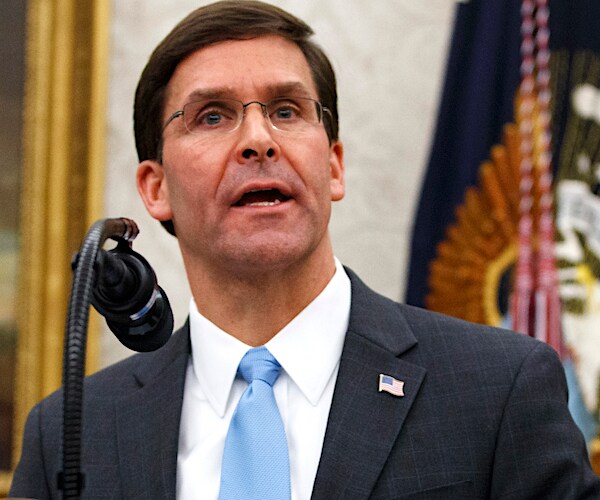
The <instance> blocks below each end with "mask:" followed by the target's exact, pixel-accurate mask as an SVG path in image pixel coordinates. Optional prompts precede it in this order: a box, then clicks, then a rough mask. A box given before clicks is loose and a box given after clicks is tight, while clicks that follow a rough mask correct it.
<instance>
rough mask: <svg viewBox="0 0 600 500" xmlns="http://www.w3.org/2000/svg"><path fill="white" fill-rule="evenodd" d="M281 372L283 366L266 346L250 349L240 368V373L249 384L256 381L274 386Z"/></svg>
mask: <svg viewBox="0 0 600 500" xmlns="http://www.w3.org/2000/svg"><path fill="white" fill-rule="evenodd" d="M280 372H281V365H280V364H279V363H278V362H277V360H276V359H275V358H274V357H273V355H272V354H271V353H270V352H269V350H268V349H267V348H266V347H264V346H262V347H255V348H253V349H250V350H249V351H248V352H247V353H246V354H245V355H244V357H243V358H242V360H241V361H240V365H239V367H238V373H239V374H240V375H241V376H242V377H243V378H244V380H245V381H246V382H248V383H249V384H251V383H252V382H253V381H254V380H262V381H263V382H266V383H267V384H269V385H270V386H273V384H274V383H275V381H276V380H277V377H279V374H280Z"/></svg>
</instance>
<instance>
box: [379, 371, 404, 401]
mask: <svg viewBox="0 0 600 500" xmlns="http://www.w3.org/2000/svg"><path fill="white" fill-rule="evenodd" d="M379 392H389V393H390V394H393V395H394V396H399V397H402V396H404V382H403V381H402V380H396V379H395V378H394V377H390V376H389V375H384V374H383V373H380V374H379Z"/></svg>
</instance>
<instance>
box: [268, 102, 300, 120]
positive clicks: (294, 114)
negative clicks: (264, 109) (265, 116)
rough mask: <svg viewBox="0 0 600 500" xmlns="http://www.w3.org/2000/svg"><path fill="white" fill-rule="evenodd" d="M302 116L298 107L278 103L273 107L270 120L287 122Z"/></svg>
mask: <svg viewBox="0 0 600 500" xmlns="http://www.w3.org/2000/svg"><path fill="white" fill-rule="evenodd" d="M301 117H302V114H301V113H300V110H299V108H298V106H294V104H293V103H290V102H286V103H279V104H277V105H276V106H275V108H274V110H273V112H272V113H271V118H272V119H274V120H281V121H289V120H295V119H297V118H301Z"/></svg>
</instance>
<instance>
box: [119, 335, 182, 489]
mask: <svg viewBox="0 0 600 500" xmlns="http://www.w3.org/2000/svg"><path fill="white" fill-rule="evenodd" d="M189 350H190V342H189V327H188V326H187V325H186V326H185V327H184V328H182V330H181V331H179V332H177V333H176V334H175V335H173V337H172V339H171V340H170V341H169V343H168V344H167V345H165V346H164V347H163V348H161V349H160V350H158V351H156V352H155V353H153V355H154V359H153V360H151V361H150V362H147V361H146V362H145V363H144V364H143V366H144V368H142V369H140V370H138V371H137V372H136V373H134V377H135V378H136V380H137V382H138V384H139V385H140V388H139V389H138V390H136V391H135V392H134V393H132V394H131V395H128V396H126V397H123V398H121V399H120V400H118V401H116V402H115V411H116V422H117V440H118V447H119V461H120V471H121V475H122V476H121V477H122V478H126V480H125V479H124V481H123V484H124V488H125V491H124V496H125V498H142V497H143V498H158V497H160V498H165V499H171V498H172V499H174V498H175V488H176V475H177V447H178V441H179V421H180V417H181V405H182V401H183V386H184V380H185V372H186V367H187V363H188V356H189Z"/></svg>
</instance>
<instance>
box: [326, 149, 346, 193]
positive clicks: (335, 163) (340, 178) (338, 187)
mask: <svg viewBox="0 0 600 500" xmlns="http://www.w3.org/2000/svg"><path fill="white" fill-rule="evenodd" d="M329 170H330V173H331V180H330V190H331V201H339V200H341V199H342V198H343V197H344V194H345V183H344V145H343V144H342V143H341V142H340V141H335V142H334V143H333V144H332V145H331V146H330V152H329Z"/></svg>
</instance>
